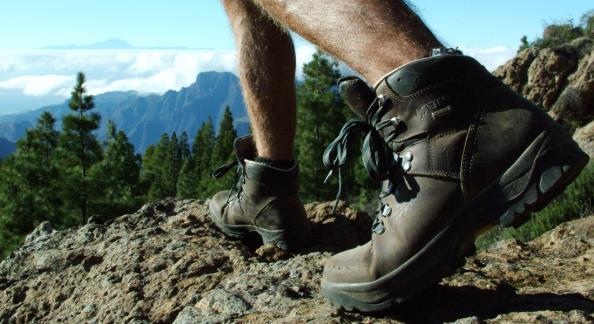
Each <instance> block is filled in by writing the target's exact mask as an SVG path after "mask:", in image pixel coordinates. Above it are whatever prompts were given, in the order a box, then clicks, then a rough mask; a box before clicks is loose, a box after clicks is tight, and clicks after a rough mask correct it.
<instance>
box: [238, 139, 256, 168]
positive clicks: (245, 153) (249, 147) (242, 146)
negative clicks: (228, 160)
mask: <svg viewBox="0 0 594 324" xmlns="http://www.w3.org/2000/svg"><path fill="white" fill-rule="evenodd" d="M233 146H234V148H235V155H236V156H237V161H239V162H240V163H241V164H245V160H246V159H248V160H254V159H255V158H256V145H255V144H254V139H253V137H252V135H247V136H243V137H238V138H236V139H235V141H234V142H233Z"/></svg>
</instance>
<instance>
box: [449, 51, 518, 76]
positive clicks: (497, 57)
mask: <svg viewBox="0 0 594 324" xmlns="http://www.w3.org/2000/svg"><path fill="white" fill-rule="evenodd" d="M460 49H461V50H462V51H463V52H464V54H466V55H468V56H472V57H474V58H475V59H476V60H477V61H479V62H481V64H483V65H484V66H485V67H486V68H487V70H489V71H493V70H495V69H496V68H497V67H498V66H500V65H501V64H503V63H505V62H507V60H509V59H511V58H512V57H514V56H515V55H516V51H515V50H512V49H509V48H507V47H505V46H494V47H488V48H473V47H461V48H460Z"/></svg>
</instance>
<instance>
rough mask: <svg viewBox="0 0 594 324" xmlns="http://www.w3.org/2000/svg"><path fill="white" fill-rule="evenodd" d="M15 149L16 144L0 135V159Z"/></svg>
mask: <svg viewBox="0 0 594 324" xmlns="http://www.w3.org/2000/svg"><path fill="white" fill-rule="evenodd" d="M15 150H16V144H15V143H13V142H11V141H9V140H7V139H6V138H3V137H0V159H2V158H4V157H6V156H8V155H10V154H12V152H14V151H15Z"/></svg>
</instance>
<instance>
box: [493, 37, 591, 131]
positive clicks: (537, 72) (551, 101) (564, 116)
mask: <svg viewBox="0 0 594 324" xmlns="http://www.w3.org/2000/svg"><path fill="white" fill-rule="evenodd" d="M494 74H495V76H497V77H499V78H500V79H501V80H502V81H503V82H504V83H505V84H507V85H509V86H510V87H511V88H513V89H514V90H516V91H517V92H519V93H521V94H522V95H524V96H525V97H526V98H527V99H529V100H531V101H532V102H534V103H536V104H538V105H539V106H541V107H543V108H544V109H545V110H547V111H548V112H549V113H550V114H551V115H552V116H553V117H554V118H556V119H557V120H560V121H565V122H569V123H570V124H571V126H572V127H579V126H583V125H586V124H587V123H589V122H590V121H592V119H593V118H594V46H593V40H592V39H591V38H587V37H582V38H578V39H575V40H573V41H571V42H569V43H567V44H565V45H562V46H558V47H555V48H544V49H536V48H528V49H525V50H522V51H521V52H519V53H518V55H517V56H516V57H515V58H513V59H511V60H510V61H508V62H507V63H505V64H504V65H502V66H500V67H499V68H497V69H496V70H495V72H494Z"/></svg>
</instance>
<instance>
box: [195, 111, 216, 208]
mask: <svg viewBox="0 0 594 324" xmlns="http://www.w3.org/2000/svg"><path fill="white" fill-rule="evenodd" d="M215 142H216V138H215V135H214V126H213V122H212V119H211V118H210V117H209V118H208V120H207V121H206V122H204V123H203V124H202V125H201V126H200V128H199V129H198V132H197V133H196V137H195V138H194V143H193V144H192V157H193V158H194V161H193V162H194V172H193V173H194V174H195V175H196V177H197V179H196V180H197V181H196V197H198V198H204V199H205V198H207V197H209V196H211V195H212V194H213V193H214V187H213V185H212V182H213V179H212V177H211V173H212V170H213V169H214V168H215V167H217V166H218V165H215V161H213V157H212V155H213V149H214V145H215Z"/></svg>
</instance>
